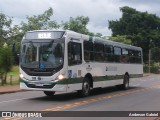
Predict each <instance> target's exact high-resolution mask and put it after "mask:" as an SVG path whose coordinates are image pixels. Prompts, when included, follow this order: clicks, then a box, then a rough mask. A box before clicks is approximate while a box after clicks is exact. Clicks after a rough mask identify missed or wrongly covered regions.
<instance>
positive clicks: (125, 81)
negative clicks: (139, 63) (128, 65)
mask: <svg viewBox="0 0 160 120" xmlns="http://www.w3.org/2000/svg"><path fill="white" fill-rule="evenodd" d="M128 88H129V75H124V78H123V84H122V89H123V90H127V89H128Z"/></svg>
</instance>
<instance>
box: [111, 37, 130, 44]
mask: <svg viewBox="0 0 160 120" xmlns="http://www.w3.org/2000/svg"><path fill="white" fill-rule="evenodd" d="M109 40H112V41H115V42H120V43H124V44H128V45H131V39H129V38H127V36H126V35H121V36H120V35H117V36H115V37H113V36H111V37H109Z"/></svg>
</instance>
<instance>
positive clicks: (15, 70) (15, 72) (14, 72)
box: [0, 66, 19, 86]
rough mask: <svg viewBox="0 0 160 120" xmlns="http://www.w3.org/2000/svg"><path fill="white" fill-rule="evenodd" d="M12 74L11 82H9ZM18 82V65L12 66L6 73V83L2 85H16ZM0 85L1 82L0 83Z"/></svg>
mask: <svg viewBox="0 0 160 120" xmlns="http://www.w3.org/2000/svg"><path fill="white" fill-rule="evenodd" d="M11 76H12V84H11V83H10V80H11ZM18 84H19V66H13V67H12V69H11V71H10V72H8V73H7V84H5V85H3V86H6V85H18ZM0 86H1V84H0Z"/></svg>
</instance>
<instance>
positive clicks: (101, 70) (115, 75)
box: [20, 31, 143, 92]
mask: <svg viewBox="0 0 160 120" xmlns="http://www.w3.org/2000/svg"><path fill="white" fill-rule="evenodd" d="M35 32H40V33H43V32H44V31H35ZM47 32H50V31H45V33H47ZM52 32H54V31H52ZM64 32H65V33H64V35H63V38H64V59H63V67H62V69H60V70H59V71H57V72H56V73H54V74H53V75H51V76H42V75H39V76H32V75H28V74H26V73H25V72H24V71H23V70H22V68H21V65H20V74H21V75H22V76H20V79H21V81H20V88H21V89H26V90H40V91H55V92H72V91H76V90H81V89H82V83H83V80H84V77H86V75H87V74H90V75H91V76H92V81H93V88H97V87H107V86H114V85H119V84H123V77H124V75H125V74H126V73H127V74H129V77H130V78H132V77H140V76H142V75H143V64H142V63H143V62H142V63H140V64H136V63H134V64H130V63H120V62H119V63H116V62H108V61H103V62H97V61H94V60H93V61H85V58H84V41H90V37H89V36H87V35H82V34H79V33H76V32H72V31H64ZM31 33H34V31H33V32H31ZM36 34H37V33H36ZM47 35H48V34H47ZM54 35H55V33H54ZM48 36H49V35H48ZM32 37H33V36H32ZM32 37H31V38H32ZM41 37H43V36H41ZM44 37H47V36H45V35H44ZM49 37H50V36H49ZM22 41H23V42H24V40H22ZM70 42H72V43H77V44H80V45H81V57H82V58H81V60H82V61H81V63H80V64H76V65H69V61H68V59H69V58H68V57H69V53H68V51H69V47H68V46H69V43H70ZM91 42H92V43H96V42H99V43H102V44H107V45H113V47H114V46H119V47H122V48H123V47H124V48H125V49H130V48H131V49H133V50H138V51H141V60H142V55H143V54H142V49H141V48H139V47H134V46H129V45H125V44H121V43H116V42H112V41H108V40H106V41H105V40H102V39H101V38H97V37H95V38H94V37H93V39H91ZM75 50H76V49H75ZM37 52H39V51H38V49H37ZM37 57H39V55H37ZM37 60H39V59H37ZM59 75H62V76H63V79H62V80H60V79H59V78H58V77H59ZM27 84H32V87H28V86H29V85H28V86H27ZM53 84H54V85H53ZM47 85H48V86H49V85H53V87H49V88H45V86H46V87H48V86H47ZM43 86H44V88H43Z"/></svg>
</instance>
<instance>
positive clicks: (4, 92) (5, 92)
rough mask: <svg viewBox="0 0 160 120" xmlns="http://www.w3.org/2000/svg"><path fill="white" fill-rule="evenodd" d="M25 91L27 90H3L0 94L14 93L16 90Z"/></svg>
mask: <svg viewBox="0 0 160 120" xmlns="http://www.w3.org/2000/svg"><path fill="white" fill-rule="evenodd" d="M25 91H27V90H14V91H3V92H0V95H2V94H9V93H16V92H25Z"/></svg>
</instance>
